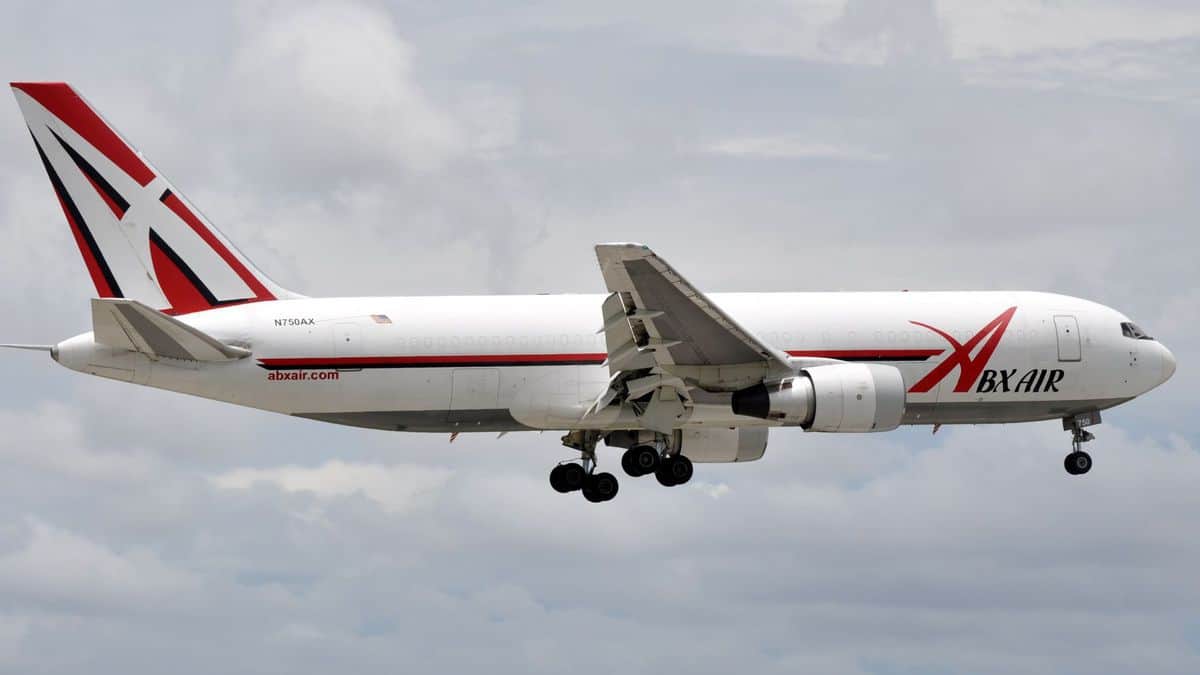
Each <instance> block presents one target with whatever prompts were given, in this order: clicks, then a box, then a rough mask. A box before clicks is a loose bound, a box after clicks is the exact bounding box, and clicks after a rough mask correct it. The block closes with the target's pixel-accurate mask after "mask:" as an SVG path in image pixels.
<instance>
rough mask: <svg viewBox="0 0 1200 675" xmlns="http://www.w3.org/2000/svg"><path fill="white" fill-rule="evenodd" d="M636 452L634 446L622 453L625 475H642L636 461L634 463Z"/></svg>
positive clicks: (622, 465)
mask: <svg viewBox="0 0 1200 675" xmlns="http://www.w3.org/2000/svg"><path fill="white" fill-rule="evenodd" d="M636 452H637V451H636V450H634V449H633V448H630V449H628V450H626V451H625V452H623V453H621V470H622V471H624V472H625V475H627V476H633V477H635V478H636V477H637V476H639V475H641V474H639V473H638V472H637V469H636V468H635V466H634V463H633V462H634V460H633V455H634V453H636Z"/></svg>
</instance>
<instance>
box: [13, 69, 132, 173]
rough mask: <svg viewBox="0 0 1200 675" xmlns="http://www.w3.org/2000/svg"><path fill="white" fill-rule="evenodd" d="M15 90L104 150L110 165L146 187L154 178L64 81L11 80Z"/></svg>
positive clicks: (100, 149)
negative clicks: (115, 166) (27, 96)
mask: <svg viewBox="0 0 1200 675" xmlns="http://www.w3.org/2000/svg"><path fill="white" fill-rule="evenodd" d="M11 84H12V87H13V88H14V89H19V90H21V91H23V92H25V93H26V94H28V95H29V96H30V97H31V98H33V100H35V101H37V102H38V103H40V104H41V105H42V107H43V108H45V109H46V110H49V111H50V113H51V114H52V115H54V116H55V117H57V118H58V119H60V120H62V121H63V123H65V124H66V125H67V126H69V127H71V128H72V129H74V130H75V133H77V134H79V135H80V136H83V138H84V140H86V141H87V142H88V143H90V144H91V145H92V147H94V148H96V149H97V150H99V151H100V152H102V153H104V156H105V157H107V158H109V159H110V160H111V161H112V163H113V164H116V165H117V166H119V167H121V170H122V171H124V172H125V173H127V174H129V176H130V177H131V178H133V179H134V180H136V181H137V182H138V185H141V186H143V187H145V186H146V185H147V184H149V183H150V181H152V180H154V172H153V171H151V170H150V167H148V166H146V163H145V162H143V161H142V160H141V158H140V157H138V155H137V153H136V152H134V151H133V148H131V147H129V146H128V145H126V143H125V141H122V140H121V137H120V136H118V135H117V132H115V131H113V130H112V128H111V127H109V126H108V125H107V124H105V122H104V120H102V119H100V116H99V115H97V114H96V112H95V111H94V110H92V108H91V107H90V106H89V105H88V104H87V103H86V102H85V101H84V100H83V99H82V98H80V97H79V94H76V93H75V91H74V90H73V89H71V87H70V85H68V84H67V83H65V82H13V83H11Z"/></svg>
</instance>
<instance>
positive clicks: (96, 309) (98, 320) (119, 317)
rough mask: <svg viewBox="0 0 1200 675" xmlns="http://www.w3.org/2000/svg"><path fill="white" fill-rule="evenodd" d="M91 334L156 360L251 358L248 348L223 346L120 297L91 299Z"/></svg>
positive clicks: (156, 312)
mask: <svg viewBox="0 0 1200 675" xmlns="http://www.w3.org/2000/svg"><path fill="white" fill-rule="evenodd" d="M92 332H93V338H94V339H95V341H96V343H97V344H102V345H105V346H107V347H113V348H116V349H128V350H129V351H133V352H141V353H143V354H145V355H146V356H149V357H150V358H152V359H155V360H157V359H160V358H164V357H165V358H170V359H182V360H186V361H233V360H236V359H241V358H245V357H247V356H249V355H250V350H248V349H242V348H241V347H235V346H233V345H227V344H224V343H222V342H220V341H219V340H217V339H216V338H213V337H212V336H210V335H208V334H207V333H204V332H203V331H200V330H198V329H196V328H193V327H191V326H189V325H187V324H186V323H184V322H182V321H180V320H179V319H176V318H175V317H173V316H167V315H166V314H163V313H162V312H160V311H158V310H155V309H151V308H150V307H147V306H146V305H143V304H142V303H140V302H138V301H136V300H127V299H123V298H95V299H93V300H92Z"/></svg>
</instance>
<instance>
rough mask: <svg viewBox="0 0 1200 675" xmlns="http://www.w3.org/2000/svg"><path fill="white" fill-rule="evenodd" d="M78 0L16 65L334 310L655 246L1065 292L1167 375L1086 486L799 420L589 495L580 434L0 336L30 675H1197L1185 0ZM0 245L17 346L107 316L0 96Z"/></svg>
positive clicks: (784, 266) (19, 632)
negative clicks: (391, 407)
mask: <svg viewBox="0 0 1200 675" xmlns="http://www.w3.org/2000/svg"><path fill="white" fill-rule="evenodd" d="M176 4H178V6H175V5H176ZM647 5H649V7H647ZM78 6H79V3H75V2H66V1H65V0H42V1H40V2H36V3H34V2H13V1H12V0H7V1H6V2H3V3H2V6H0V9H2V10H3V17H4V18H3V21H0V70H3V73H2V74H3V76H4V77H5V78H6V80H36V79H53V80H58V79H64V80H69V81H71V82H72V83H74V84H75V85H76V86H77V87H79V88H80V90H81V91H82V92H84V94H85V95H86V96H87V97H88V98H89V99H90V100H91V101H92V102H93V103H95V104H96V105H97V106H99V107H100V108H101V110H102V111H103V112H104V113H105V115H106V116H107V117H108V119H109V120H110V121H112V122H113V123H114V124H115V125H116V126H117V127H118V128H120V129H121V130H122V131H123V132H124V133H125V134H126V135H127V136H129V137H130V138H131V139H132V140H133V141H134V142H135V143H136V144H138V146H139V147H140V148H141V149H142V150H143V151H144V152H145V153H146V154H147V155H148V156H149V157H150V158H151V160H152V161H153V162H154V163H155V164H156V165H157V166H158V167H159V169H161V170H162V171H163V172H165V173H166V174H167V175H168V176H170V177H171V179H172V180H173V182H174V183H176V184H177V185H178V186H179V187H180V188H181V189H182V190H183V191H184V192H186V193H187V194H188V196H189V197H190V198H191V199H192V201H194V202H195V203H197V204H198V205H200V207H201V208H203V209H204V210H205V212H206V213H207V214H208V216H209V217H210V218H211V219H212V220H213V221H214V222H216V223H217V224H218V225H219V226H220V227H221V228H222V229H223V230H224V231H225V232H226V233H227V234H229V235H230V236H231V237H232V238H233V239H234V240H235V241H236V242H238V244H239V245H240V247H241V248H242V249H243V250H244V251H245V252H246V253H247V254H249V255H250V257H251V258H253V259H254V260H255V261H256V262H257V263H258V264H259V265H260V266H261V267H262V268H264V269H265V270H266V271H268V272H269V273H270V274H271V275H272V276H274V277H275V278H276V279H277V280H279V281H280V282H281V283H282V284H284V285H285V286H288V287H291V288H295V289H297V290H299V291H301V292H304V293H307V294H310V295H336V294H358V295H369V294H380V295H398V294H426V295H429V294H454V293H516V292H544V291H573V292H599V291H601V290H602V285H601V279H600V275H599V273H598V271H597V269H596V268H595V261H594V258H593V254H592V251H591V245H592V244H593V243H595V242H597V241H610V240H634V241H644V242H647V243H649V244H651V245H653V246H654V247H655V248H656V249H657V250H658V251H659V252H661V253H663V254H664V255H665V256H666V257H667V258H668V259H670V260H671V261H672V262H673V263H674V264H675V265H676V266H677V267H679V268H680V269H681V270H682V271H684V272H685V273H686V274H688V275H689V277H690V278H691V279H692V280H693V281H694V282H695V283H697V284H698V285H699V286H700V287H702V288H705V289H708V290H711V291H718V290H730V291H733V290H745V291H752V290H809V289H812V290H818V289H884V290H892V289H898V288H910V289H996V288H1020V289H1035V290H1053V291H1059V292H1064V293H1069V294H1075V295H1081V296H1084V297H1088V298H1092V299H1095V300H1098V301H1100V302H1103V303H1105V304H1109V305H1112V306H1115V307H1118V308H1120V309H1121V310H1122V311H1125V312H1126V313H1128V314H1130V315H1131V316H1133V317H1134V318H1135V319H1136V320H1137V321H1139V323H1141V324H1142V325H1143V326H1144V327H1146V328H1147V329H1148V330H1149V331H1150V332H1151V333H1153V334H1154V335H1156V336H1157V337H1159V338H1161V339H1162V340H1163V341H1164V342H1166V344H1168V345H1169V346H1170V347H1171V349H1172V350H1173V351H1174V352H1175V354H1176V355H1177V357H1178V358H1179V363H1180V366H1179V371H1178V373H1177V374H1176V376H1175V378H1174V379H1173V380H1172V381H1171V382H1170V383H1169V384H1167V385H1166V386H1164V387H1162V388H1161V389H1159V390H1157V391H1155V392H1153V393H1152V394H1150V395H1149V396H1146V397H1145V398H1143V399H1139V400H1137V401H1134V402H1132V403H1130V404H1128V405H1126V406H1123V407H1121V408H1119V409H1117V410H1114V411H1111V412H1110V413H1106V424H1104V425H1103V426H1102V427H1100V428H1099V429H1098V430H1097V435H1098V437H1099V438H1098V440H1097V441H1096V442H1095V443H1093V444H1092V446H1091V447H1090V448H1089V450H1090V451H1091V452H1092V454H1093V456H1094V457H1095V460H1096V468H1095V469H1094V471H1093V472H1092V473H1091V474H1089V475H1088V476H1087V477H1086V478H1085V479H1070V478H1069V477H1067V476H1066V475H1065V474H1064V473H1063V471H1062V464H1061V460H1062V456H1063V455H1064V454H1065V452H1066V451H1067V450H1068V437H1067V435H1066V434H1065V433H1064V432H1062V431H1061V429H1060V427H1059V424H1058V423H1057V422H1046V423H1038V424H1030V425H1015V426H1006V427H991V428H989V427H962V428H950V427H947V428H945V429H943V430H942V431H941V432H940V433H939V434H938V435H936V436H933V435H931V434H930V433H929V429H928V428H916V429H906V430H900V431H897V432H894V433H891V434H886V435H880V436H854V435H847V436H831V435H826V436H821V435H816V434H812V435H806V434H803V433H801V432H798V431H796V432H783V433H775V434H774V435H773V437H772V440H771V444H770V448H769V449H768V452H767V455H766V457H765V458H764V459H763V460H762V461H761V462H758V463H754V464H747V465H740V466H704V467H701V468H700V470H699V471H698V472H697V475H696V479H695V480H694V481H693V483H692V484H689V485H688V486H687V487H684V488H678V489H674V490H664V489H660V488H658V487H657V486H656V485H653V484H652V483H648V482H646V479H643V480H642V481H633V480H627V481H625V483H624V485H623V488H622V491H621V495H620V497H619V498H618V499H616V500H615V501H613V502H611V503H608V504H603V505H589V504H586V503H585V502H584V501H583V500H582V499H579V498H577V496H561V495H558V494H555V493H553V492H552V491H551V490H550V489H549V487H548V485H547V483H546V471H547V469H548V468H549V466H551V465H552V463H553V462H555V461H556V460H558V459H560V458H563V457H564V456H565V454H564V452H563V451H562V449H561V448H560V447H559V445H558V439H557V436H556V435H555V434H550V433H547V434H535V433H522V434H511V435H508V436H506V437H504V438H503V439H499V440H497V439H495V438H494V437H492V436H491V435H486V436H482V437H462V438H460V439H459V440H458V441H457V442H456V443H454V444H453V445H450V444H448V443H447V439H446V437H445V436H423V435H412V436H407V435H399V434H389V433H384V432H372V431H365V430H355V429H349V428H338V427H332V426H323V425H321V424H318V423H315V422H309V421H304V420H298V419H290V418H286V417H280V416H273V415H270V414H267V413H260V412H255V411H249V410H240V409H236V408H232V407H226V406H224V405H221V404H217V403H212V402H208V401H202V400H194V399H189V398H186V397H182V396H179V395H175V394H170V393H165V392H158V391H148V390H142V389H137V388H132V387H129V386H126V385H122V384H118V383H114V382H109V381H99V380H95V379H89V378H85V377H84V376H82V375H79V374H76V373H72V372H70V371H66V370H65V369H62V368H58V367H56V366H55V365H54V364H53V363H51V362H49V361H48V360H47V359H45V358H44V355H38V354H32V353H11V354H3V355H0V356H2V357H3V358H2V360H0V372H2V373H3V374H4V379H5V381H7V382H8V386H7V387H4V388H3V391H0V424H2V428H3V429H5V433H4V434H3V435H2V436H0V467H2V469H3V470H2V471H0V500H2V502H3V504H4V506H5V508H4V509H3V512H2V513H0V671H3V672H21V673H67V672H82V671H85V670H86V671H88V672H96V671H101V672H129V673H159V672H164V671H168V670H169V671H171V672H179V673H206V674H207V673H211V672H251V673H297V672H313V673H326V672H331V671H334V670H336V671H338V672H358V673H372V672H396V671H397V670H399V671H402V672H459V671H462V670H465V669H467V668H477V667H480V666H483V667H486V668H488V669H489V672H501V673H525V672H546V673H550V672H554V673H557V672H563V671H567V670H570V671H571V672H575V673H612V672H630V673H660V672H678V671H681V670H685V669H686V670H687V671H689V672H697V673H709V672H711V673H728V672H755V673H775V672H779V673H783V672H788V673H791V672H797V671H807V672H821V673H879V674H881V675H891V674H906V675H907V674H914V673H938V674H941V673H1015V672H1019V673H1062V672H1076V673H1127V672H1141V673H1194V672H1197V671H1200V580H1198V579H1197V575H1196V570H1197V569H1198V568H1200V538H1198V537H1197V536H1196V532H1197V527H1198V525H1197V523H1198V522H1200V490H1198V489H1197V485H1198V484H1200V455H1198V454H1197V448H1198V447H1200V433H1198V432H1197V430H1196V429H1195V428H1194V427H1191V426H1190V422H1191V421H1192V420H1191V418H1192V417H1193V416H1194V413H1195V402H1194V401H1195V399H1194V397H1193V395H1192V392H1193V391H1195V390H1196V388H1197V387H1198V386H1200V369H1198V368H1197V367H1196V365H1195V364H1196V363H1200V339H1198V338H1197V337H1196V336H1195V332H1196V331H1195V329H1196V325H1197V319H1196V315H1197V311H1196V307H1197V304H1198V303H1200V275H1198V273H1197V271H1196V262H1195V261H1196V250H1197V247H1198V245H1200V234H1197V226H1196V224H1197V222H1198V221H1200V197H1198V196H1197V194H1198V191H1197V190H1196V189H1195V186H1196V185H1197V184H1200V162H1198V158H1200V96H1198V95H1197V93H1196V92H1197V91H1200V9H1198V8H1197V7H1196V6H1195V3H1192V2H1185V1H1183V0H1153V1H1140V2H1132V1H1130V2H1124V1H1119V0H1111V1H1108V2H1095V3H1079V2H1070V1H1068V0H1058V1H1054V2H1050V1H1044V2H1038V1H1035V0H1013V1H1010V2H1005V3H991V2H976V1H971V0H944V1H941V2H921V1H920V0H914V1H913V2H908V3H895V2H890V1H888V0H849V1H848V2H841V1H839V0H810V1H806V2H800V1H796V2H782V1H776V2H772V1H763V2H755V3H736V4H735V3H724V2H713V3H709V2H697V1H696V0H686V1H683V0H662V1H660V2H655V3H646V2H643V1H637V2H634V1H631V0H609V1H608V2H589V3H561V2H527V3H518V2H512V3H491V2H480V1H478V0H475V1H472V0H467V1H465V2H439V3H418V2H400V1H397V2H382V1H371V0H362V1H360V2H346V3H309V2H270V1H255V0H247V1H243V2H232V3H225V2H206V3H163V2H136V3H125V4H123V5H118V4H116V3H106V6H105V8H103V9H99V8H96V9H88V10H80V9H79V7H78ZM0 231H2V234H3V237H4V242H5V244H4V245H3V246H0V303H2V306H3V311H4V316H5V320H4V321H3V322H2V323H0V325H2V326H3V331H2V332H3V335H0V339H2V340H3V341H12V342H43V343H44V342H54V341H56V340H58V339H61V338H63V337H65V336H68V335H73V334H75V333H78V332H81V331H84V330H87V329H88V328H89V319H88V313H87V312H88V310H87V307H88V305H87V299H88V298H89V297H90V294H91V293H92V292H93V291H92V289H91V287H90V283H89V282H88V280H87V276H86V274H85V273H84V270H83V267H82V265H81V263H80V260H79V257H78V253H77V252H76V251H75V250H74V246H73V244H72V243H71V241H70V236H69V234H68V230H67V228H66V226H65V224H64V221H63V216H62V214H61V212H60V211H59V210H58V206H57V204H56V203H55V201H54V199H53V197H52V194H51V191H50V188H49V185H48V183H47V181H46V178H45V175H44V174H43V172H42V170H41V168H40V166H39V164H38V162H37V158H36V155H35V153H34V151H33V148H32V144H31V143H30V142H29V136H28V133H27V132H26V130H25V129H24V126H23V123H22V121H21V118H20V115H19V111H18V110H17V107H16V105H15V103H12V102H10V103H8V104H0ZM597 311H599V310H598V309H597ZM601 459H602V462H605V461H607V462H610V463H615V460H616V455H615V453H612V452H611V451H610V454H609V455H607V456H602V458H601Z"/></svg>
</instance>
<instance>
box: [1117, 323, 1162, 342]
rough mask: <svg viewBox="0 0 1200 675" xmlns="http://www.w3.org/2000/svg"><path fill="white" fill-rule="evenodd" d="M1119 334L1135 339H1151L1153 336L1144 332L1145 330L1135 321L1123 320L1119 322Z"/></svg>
mask: <svg viewBox="0 0 1200 675" xmlns="http://www.w3.org/2000/svg"><path fill="white" fill-rule="evenodd" d="M1121 335H1124V336H1125V337H1127V338H1133V339H1135V340H1153V339H1154V338H1152V337H1150V336H1149V335H1147V334H1146V331H1144V330H1142V329H1141V328H1138V325H1137V324H1136V323H1133V322H1132V321H1124V322H1122V323H1121Z"/></svg>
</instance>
